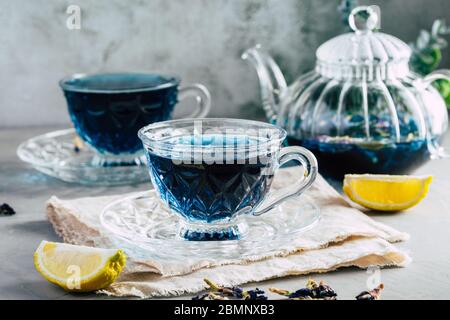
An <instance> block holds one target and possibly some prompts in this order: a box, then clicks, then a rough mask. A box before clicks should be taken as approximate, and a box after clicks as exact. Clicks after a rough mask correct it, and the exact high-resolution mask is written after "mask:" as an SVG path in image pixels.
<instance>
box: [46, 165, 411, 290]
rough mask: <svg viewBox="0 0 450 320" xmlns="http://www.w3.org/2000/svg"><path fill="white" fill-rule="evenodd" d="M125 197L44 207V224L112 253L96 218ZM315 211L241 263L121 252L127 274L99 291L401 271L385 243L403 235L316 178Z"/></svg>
mask: <svg viewBox="0 0 450 320" xmlns="http://www.w3.org/2000/svg"><path fill="white" fill-rule="evenodd" d="M296 171H298V170H296V169H295V168H289V169H283V170H280V171H279V173H277V178H276V179H275V181H274V185H273V188H275V189H278V188H280V187H282V186H285V185H289V184H292V183H293V182H295V180H296V179H297V178H296V176H298V174H296ZM124 196H126V195H118V196H108V197H96V198H80V199H74V200H60V199H58V198H57V197H55V196H53V197H52V198H51V199H50V200H49V201H48V203H47V215H48V219H49V220H50V222H51V223H52V225H53V227H54V229H55V231H56V232H57V233H58V234H59V235H60V236H61V237H62V238H63V239H64V241H65V242H68V243H73V244H81V245H89V246H96V247H106V248H107V247H111V246H114V245H115V244H116V243H117V241H116V239H115V238H113V237H112V236H111V235H110V234H108V233H107V232H105V231H104V230H103V228H102V226H101V225H100V221H99V215H100V212H101V211H102V209H103V208H104V207H105V206H106V205H107V204H109V203H110V202H112V201H114V200H116V199H119V198H122V197H124ZM307 196H308V197H309V198H310V199H313V200H314V202H315V203H316V204H317V205H319V206H320V208H321V214H322V218H321V220H320V221H319V223H318V224H317V225H316V226H315V227H314V228H312V229H310V230H308V231H306V232H304V233H302V234H301V235H300V236H299V237H298V238H296V239H294V240H293V241H290V242H289V243H286V244H284V245H282V246H280V248H279V250H278V251H275V252H274V251H271V252H260V253H258V254H255V255H254V256H252V257H246V258H245V259H244V258H242V259H231V260H230V259H196V258H195V257H192V258H191V259H186V260H184V261H183V263H180V262H179V260H176V259H174V260H173V261H170V259H164V260H162V261H161V260H160V259H155V258H153V257H151V256H150V257H145V258H142V256H141V255H138V254H135V253H134V250H129V251H127V254H128V255H129V259H128V262H127V268H126V270H125V272H124V273H123V274H122V276H121V277H120V278H119V280H118V281H117V282H116V283H114V284H113V285H112V286H111V287H109V288H107V289H106V290H103V291H102V293H106V294H110V295H115V296H138V297H142V298H148V297H154V296H169V295H180V294H187V293H196V292H198V291H201V290H202V289H204V288H205V285H204V282H203V278H205V277H206V278H211V279H213V280H214V281H216V282H218V283H219V284H222V285H227V286H230V285H237V284H243V283H248V282H254V281H262V280H266V279H270V278H276V277H283V276H288V275H295V274H307V273H311V272H327V271H331V270H335V269H337V268H340V267H345V266H357V267H361V268H366V267H367V266H370V265H377V266H380V267H384V266H404V265H406V264H407V263H408V262H409V261H410V258H409V257H408V255H407V254H406V253H404V252H402V251H401V250H399V249H397V248H396V247H395V246H393V245H392V244H390V242H398V241H403V240H407V239H408V235H407V234H405V233H402V232H399V231H397V230H395V229H393V228H391V227H389V226H386V225H384V224H381V223H378V222H375V221H374V220H372V219H371V218H369V217H368V216H366V215H364V214H363V213H362V212H360V211H359V210H357V209H354V208H352V207H350V206H349V205H348V204H347V202H346V201H345V200H344V199H343V198H342V197H341V196H340V195H339V194H338V193H337V192H336V191H335V190H334V189H333V188H332V187H331V186H330V185H329V184H328V183H327V182H326V181H325V180H324V179H323V178H322V177H320V176H319V177H318V179H317V181H316V182H315V183H314V184H313V186H312V187H311V188H310V189H309V190H308V191H307Z"/></svg>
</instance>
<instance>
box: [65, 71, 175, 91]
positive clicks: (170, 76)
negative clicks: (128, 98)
mask: <svg viewBox="0 0 450 320" xmlns="http://www.w3.org/2000/svg"><path fill="white" fill-rule="evenodd" d="M119 75H120V76H159V77H163V78H167V79H168V81H167V82H164V83H162V84H159V85H157V86H143V87H141V88H134V89H90V88H80V87H77V86H76V85H73V84H70V83H69V81H73V80H77V79H83V78H89V77H94V76H119ZM180 82H181V79H180V77H178V76H176V75H173V74H165V73H164V74H163V73H144V72H104V73H103V72H101V73H74V74H72V75H69V76H66V77H64V78H62V79H61V80H59V82H58V83H59V86H60V87H61V89H63V90H64V91H71V92H85V93H134V92H145V91H156V90H161V89H166V88H171V87H174V86H178V85H179V84H180Z"/></svg>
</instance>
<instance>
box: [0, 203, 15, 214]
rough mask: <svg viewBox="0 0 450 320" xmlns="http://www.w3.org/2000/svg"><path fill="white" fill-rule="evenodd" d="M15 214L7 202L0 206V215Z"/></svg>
mask: <svg viewBox="0 0 450 320" xmlns="http://www.w3.org/2000/svg"><path fill="white" fill-rule="evenodd" d="M14 214H16V212H15V211H14V209H13V208H11V206H10V205H9V204H7V203H4V204H2V205H1V206H0V216H12V215H14Z"/></svg>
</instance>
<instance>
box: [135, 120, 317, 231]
mask: <svg viewBox="0 0 450 320" xmlns="http://www.w3.org/2000/svg"><path fill="white" fill-rule="evenodd" d="M139 138H140V139H141V140H142V142H143V145H144V150H145V154H146V157H147V163H148V166H149V171H150V177H151V180H152V182H153V185H154V187H155V189H156V191H157V193H158V195H159V197H160V198H161V199H162V201H163V202H164V203H165V205H166V206H167V207H169V208H170V210H171V211H172V212H175V213H176V214H178V215H180V216H181V217H182V221H183V222H182V223H181V226H180V235H181V236H182V237H183V238H185V239H187V240H235V239H239V238H240V237H241V233H242V231H243V229H245V225H243V224H242V223H241V224H239V223H238V221H237V218H238V217H239V216H241V215H243V214H252V215H256V216H257V215H261V214H263V213H266V212H268V211H270V210H272V209H273V208H275V207H276V206H277V205H278V204H280V203H281V202H283V201H284V200H286V199H288V198H290V197H292V196H298V195H300V194H301V193H302V192H304V191H305V190H306V189H307V188H308V187H309V186H310V185H311V184H312V182H313V181H314V180H315V178H316V175H317V161H316V158H315V157H314V155H313V154H312V153H311V152H309V151H308V150H306V149H305V148H302V147H287V148H283V147H282V143H283V141H284V139H285V138H286V132H285V131H284V130H283V129H281V128H279V127H276V126H274V125H271V124H268V123H263V122H257V121H249V120H239V119H184V120H172V121H164V122H159V123H155V124H151V125H149V126H146V127H144V128H142V129H141V130H140V131H139ZM291 160H294V161H297V162H299V163H300V164H301V166H302V168H303V175H302V178H301V179H300V180H299V181H298V182H297V183H296V184H295V185H290V186H288V187H285V188H283V189H281V190H278V191H276V192H270V188H271V184H272V181H273V178H274V175H275V172H276V170H278V168H279V167H280V166H281V165H283V164H284V163H286V162H289V161H291Z"/></svg>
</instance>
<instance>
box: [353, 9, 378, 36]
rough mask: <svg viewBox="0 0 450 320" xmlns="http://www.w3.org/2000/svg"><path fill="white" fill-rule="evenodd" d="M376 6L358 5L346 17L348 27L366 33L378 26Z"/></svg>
mask: <svg viewBox="0 0 450 320" xmlns="http://www.w3.org/2000/svg"><path fill="white" fill-rule="evenodd" d="M377 9H378V7H377V6H359V7H356V8H354V9H353V10H352V12H351V13H350V16H349V17H348V23H349V25H350V28H352V30H353V31H355V32H357V33H366V32H369V31H372V30H374V29H376V28H377V27H378V22H379V19H380V17H379V10H377Z"/></svg>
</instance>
